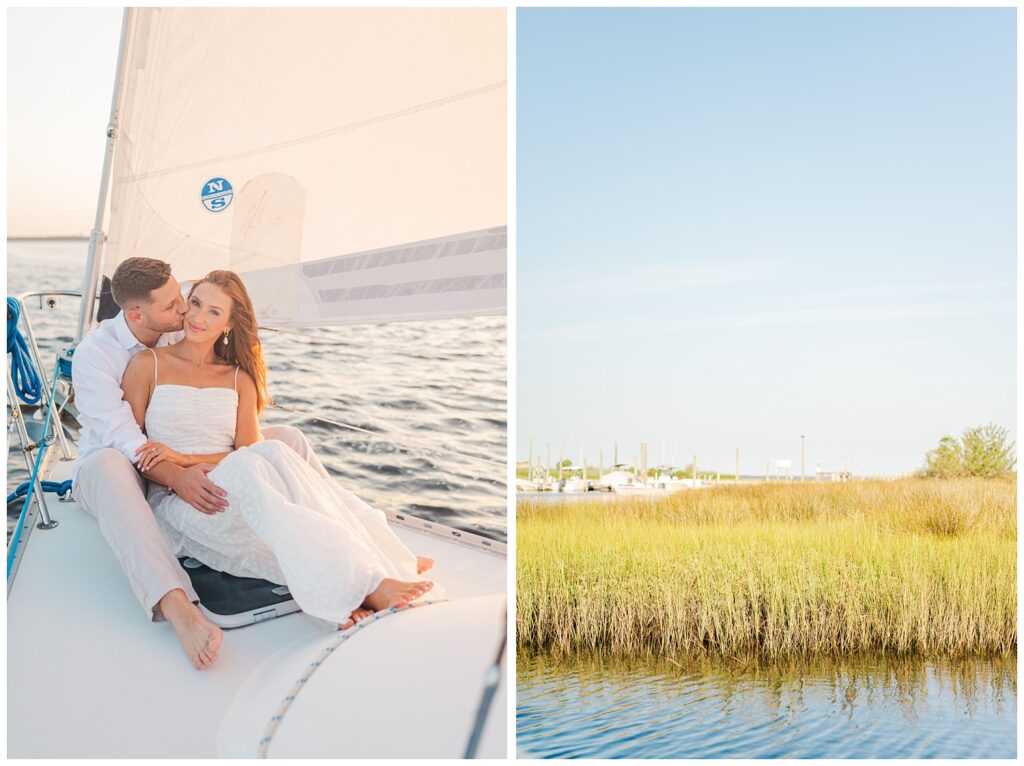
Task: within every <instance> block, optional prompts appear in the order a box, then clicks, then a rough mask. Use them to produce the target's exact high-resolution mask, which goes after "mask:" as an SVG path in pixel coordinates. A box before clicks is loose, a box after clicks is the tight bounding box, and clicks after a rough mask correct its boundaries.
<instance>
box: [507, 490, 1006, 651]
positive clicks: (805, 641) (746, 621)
mask: <svg viewBox="0 0 1024 766" xmlns="http://www.w3.org/2000/svg"><path fill="white" fill-rule="evenodd" d="M516 540H517V550H518V553H517V561H516V571H517V607H516V620H517V629H518V642H519V647H520V649H522V650H527V651H555V652H563V653H575V652H580V651H583V652H598V651H600V652H610V653H624V654H631V653H632V654H636V653H644V652H653V653H655V654H657V655H659V656H700V655H718V656H724V657H733V656H742V655H746V654H750V653H756V654H758V655H761V656H765V657H785V656H796V655H816V654H822V655H833V656H838V655H845V654H850V653H854V652H863V651H870V652H884V653H887V654H895V655H923V656H947V657H957V656H972V655H1006V654H1010V653H1014V652H1016V646H1017V631H1016V489H1015V485H1014V484H1013V482H1011V481H984V480H969V479H960V480H921V479H907V480H900V481H860V482H852V483H842V484H839V483H837V484H818V483H808V484H804V485H800V484H765V485H757V486H743V485H740V486H726V487H719V488H713V489H708V490H701V491H697V492H683V493H680V494H676V495H673V496H671V497H668V498H665V499H663V500H661V501H658V502H650V501H643V500H637V499H623V500H622V501H621V502H615V503H608V502H588V501H575V502H566V503H559V504H548V503H522V504H520V505H519V508H518V511H517V536H516Z"/></svg>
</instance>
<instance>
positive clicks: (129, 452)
mask: <svg viewBox="0 0 1024 766" xmlns="http://www.w3.org/2000/svg"><path fill="white" fill-rule="evenodd" d="M111 289H112V292H113V296H114V300H115V302H116V303H117V305H118V306H120V308H121V312H120V313H119V314H118V315H117V316H115V317H113V318H112V319H107V320H105V321H103V322H101V323H100V325H99V327H98V328H97V329H95V330H93V331H92V332H91V333H89V334H88V335H87V336H86V337H85V338H84V339H83V340H82V342H81V343H80V344H79V345H78V348H77V349H76V350H75V357H74V365H73V382H74V387H75V401H76V404H77V406H78V411H79V420H80V422H81V424H82V426H83V431H82V436H81V441H80V454H79V458H78V461H77V462H76V463H75V468H74V474H73V478H74V487H75V497H76V499H77V500H78V501H79V502H80V503H81V504H82V506H83V507H84V508H85V509H86V510H87V511H89V513H91V514H92V515H93V516H95V517H96V519H97V520H98V522H99V526H100V530H101V531H102V533H103V536H104V537H105V538H106V540H107V542H108V543H109V545H110V547H111V548H112V549H113V551H114V554H115V555H116V557H117V558H118V560H119V561H120V563H121V566H122V568H123V569H124V571H125V574H126V575H127V576H128V580H129V581H130V582H131V586H132V589H133V591H134V592H135V596H136V598H137V599H138V600H139V603H140V604H141V605H142V607H143V609H144V610H145V611H146V615H147V617H148V618H149V619H151V620H164V619H166V620H168V621H170V622H171V624H172V625H173V626H174V630H175V632H176V633H177V635H178V639H179V640H180V641H181V644H182V647H183V648H184V650H185V653H186V654H187V655H188V658H189V660H190V661H191V662H192V665H193V666H194V667H196V668H199V669H202V668H205V667H208V666H209V665H210V664H211V663H213V662H214V661H215V660H216V659H217V654H218V650H219V648H220V644H221V640H222V633H221V630H220V628H218V627H217V626H216V625H214V624H213V623H211V622H210V621H208V620H207V619H206V618H205V617H204V616H203V614H202V612H201V611H200V610H199V609H198V608H197V606H196V604H197V603H198V601H199V598H198V596H197V595H196V593H195V591H194V590H193V588H192V585H191V582H190V580H189V578H188V575H187V574H186V573H185V571H184V570H183V569H182V568H181V566H180V565H179V564H178V561H177V559H176V556H191V557H193V558H196V559H198V560H199V561H201V562H203V563H204V564H206V565H207V566H209V567H211V568H213V569H217V570H220V571H223V572H227V573H229V574H232V575H236V576H240V577H257V578H261V579H265V580H270V581H271V582H274V583H278V584H282V585H287V586H288V588H289V589H290V590H291V593H292V596H293V597H294V598H295V600H296V602H297V603H298V604H299V606H300V607H301V608H302V609H303V610H304V611H305V612H306V613H307V614H310V615H313V616H315V617H319V618H322V619H324V620H328V621H330V622H333V623H336V624H337V625H338V627H339V628H342V629H345V628H348V627H351V626H352V625H354V624H355V622H356V621H358V620H360V619H362V618H364V617H367V616H369V615H370V614H372V613H373V612H374V611H377V610H380V609H385V608H388V607H393V606H402V605H405V604H407V603H410V602H411V601H414V600H416V599H419V598H422V597H423V596H424V595H425V594H426V593H427V592H428V591H429V590H430V589H431V588H432V586H433V584H432V583H431V582H430V581H427V580H420V579H418V575H420V574H422V572H423V571H425V570H426V569H428V568H429V567H430V566H431V565H432V564H433V562H432V561H431V560H430V559H427V558H424V557H420V558H418V557H416V556H414V555H413V554H412V553H411V552H410V551H409V550H408V549H407V548H406V547H405V545H403V544H402V542H401V541H400V540H399V539H398V538H397V537H396V536H395V534H394V533H393V532H392V531H391V530H390V529H388V526H387V523H386V520H385V517H384V514H383V513H381V512H380V511H378V510H375V509H373V508H371V507H370V506H368V505H367V504H366V503H364V502H363V501H362V500H360V499H359V498H358V497H356V496H355V495H353V494H352V493H350V492H347V491H346V490H344V489H342V488H341V487H339V486H337V485H336V484H335V482H334V481H333V480H332V479H331V478H330V476H329V474H328V473H327V471H326V470H325V469H324V467H323V465H322V464H321V463H320V460H319V459H318V458H317V456H316V455H315V454H314V453H313V450H312V449H311V448H310V446H309V444H308V442H307V441H306V439H305V437H304V436H303V435H302V433H301V432H299V431H298V430H297V429H295V428H292V427H290V426H268V427H265V428H263V429H262V431H261V429H260V425H259V422H258V416H259V414H260V412H262V410H263V409H264V407H265V406H266V405H267V403H268V402H269V393H268V390H267V371H266V365H265V363H264V361H263V353H262V349H261V346H260V341H259V338H258V335H257V329H256V318H255V313H254V311H253V307H252V302H251V300H250V299H249V295H248V293H247V292H246V289H245V286H244V285H243V283H242V281H241V279H240V278H239V277H238V275H237V274H235V273H233V272H230V271H213V272H210V273H209V274H208V275H206V276H205V277H204V278H203V279H201V280H199V281H198V282H196V283H195V284H193V285H192V288H191V290H190V291H189V293H188V297H187V298H184V297H183V296H182V293H181V287H180V285H179V284H178V282H177V280H176V279H175V278H174V277H173V276H172V274H171V268H170V266H169V265H168V264H166V263H164V262H163V261H159V260H155V259H152V258H129V259H128V260H126V261H124V262H123V263H121V264H120V265H119V266H118V268H117V270H116V271H115V273H114V276H113V278H112V280H111ZM147 480H148V481H147Z"/></svg>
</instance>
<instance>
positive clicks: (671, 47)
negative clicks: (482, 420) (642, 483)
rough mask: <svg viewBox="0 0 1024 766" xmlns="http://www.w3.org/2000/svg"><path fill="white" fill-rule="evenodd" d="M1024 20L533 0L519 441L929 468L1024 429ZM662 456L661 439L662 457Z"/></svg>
mask: <svg viewBox="0 0 1024 766" xmlns="http://www.w3.org/2000/svg"><path fill="white" fill-rule="evenodd" d="M1014 34H1015V16H1014V10H1013V9H982V10H964V9H565V10H560V9H524V10H520V11H519V12H518V20H517V38H518V43H517V61H518V73H517V92H518V96H517V99H518V101H517V110H518V118H517V161H518V168H517V174H518V175H517V224H518V251H517V261H518V305H517V309H518V313H517V328H518V329H517V332H518V348H517V355H518V358H517V365H518V380H517V385H518V404H517V406H518V417H517V420H518V431H517V433H518V437H517V444H516V445H515V446H516V455H517V456H518V458H520V459H523V458H525V457H526V454H527V440H528V439H530V438H531V437H532V439H533V442H534V454H535V455H538V454H540V455H543V453H544V449H545V444H547V443H550V444H551V445H552V450H553V452H554V453H557V451H558V449H559V447H560V445H562V444H564V447H565V451H566V454H567V456H568V457H571V458H572V459H573V460H574V461H575V460H578V459H579V457H580V451H581V446H582V447H583V449H584V454H585V455H586V457H587V460H588V462H589V463H591V464H595V463H596V462H597V460H598V450H599V449H604V452H605V462H606V464H607V463H609V462H610V460H611V450H612V443H613V442H614V441H618V442H619V455H620V458H623V457H624V458H625V459H627V460H628V459H630V458H631V457H632V456H633V455H636V454H638V444H639V442H640V441H646V442H648V443H649V445H650V447H649V462H651V463H655V462H659V461H660V460H661V457H662V454H663V452H662V450H663V448H664V454H665V458H666V459H670V458H671V457H672V456H673V454H675V455H676V461H675V462H676V463H680V464H681V463H686V462H688V461H689V460H690V457H691V456H692V455H694V454H696V455H697V458H698V465H700V466H702V467H709V468H713V467H714V466H715V465H716V463H717V461H719V460H720V461H721V464H722V470H723V471H724V470H731V469H732V466H733V463H734V451H735V449H736V448H737V447H738V448H739V449H740V453H741V470H742V471H743V472H744V473H759V472H760V473H763V472H764V470H765V463H766V461H767V460H769V459H775V458H790V459H793V460H794V465H795V466H796V470H797V471H799V451H800V436H801V435H805V436H806V439H807V441H806V444H807V453H806V454H807V468H808V471H812V470H813V469H814V467H815V465H816V464H818V463H820V464H821V467H822V469H823V470H836V469H842V468H846V467H850V468H852V469H853V470H855V471H856V472H859V473H872V474H888V473H901V472H907V471H912V470H914V469H915V468H917V467H918V466H920V465H921V464H922V463H923V457H924V453H925V451H926V450H927V449H929V448H931V447H932V446H934V444H935V443H936V442H937V441H938V439H939V437H940V436H942V435H943V434H945V433H953V434H959V433H960V432H961V431H962V430H963V429H964V428H966V427H969V426H973V425H980V424H984V423H987V422H995V423H998V424H1000V425H1003V426H1006V427H1008V428H1010V429H1011V432H1012V436H1013V438H1014V439H1016V434H1015V429H1014V426H1015V423H1016V404H1015V402H1016V393H1015V365H1016V336H1015V284H1016V265H1015V257H1016V252H1015V247H1016V245H1015V237H1016V233H1015V216H1016V212H1015V190H1016V155H1015V113H1016V104H1015V97H1016V82H1015V76H1014V73H1015V55H1016V54H1015V48H1014ZM663 445H664V447H663Z"/></svg>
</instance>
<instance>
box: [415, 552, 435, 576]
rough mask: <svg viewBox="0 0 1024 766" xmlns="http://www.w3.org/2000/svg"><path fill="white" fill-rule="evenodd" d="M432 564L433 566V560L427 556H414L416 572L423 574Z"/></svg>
mask: <svg viewBox="0 0 1024 766" xmlns="http://www.w3.org/2000/svg"><path fill="white" fill-rule="evenodd" d="M432 566H434V560H433V559H432V558H430V557H429V556H417V557H416V574H423V573H424V572H426V571H427V570H428V569H430V567H432Z"/></svg>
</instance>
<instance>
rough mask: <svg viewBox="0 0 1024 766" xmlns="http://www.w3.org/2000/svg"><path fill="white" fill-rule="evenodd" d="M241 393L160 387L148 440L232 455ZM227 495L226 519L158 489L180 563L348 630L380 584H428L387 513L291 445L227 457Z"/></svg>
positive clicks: (264, 445)
mask: <svg viewBox="0 0 1024 766" xmlns="http://www.w3.org/2000/svg"><path fill="white" fill-rule="evenodd" d="M237 409H238V394H237V392H236V391H235V390H234V389H233V388H194V387H192V386H182V385H173V384H167V383H161V384H158V385H157V386H156V388H155V389H154V391H153V395H152V398H151V399H150V402H149V409H147V410H146V434H147V435H148V436H149V438H150V439H152V440H155V441H159V442H163V443H164V444H166V445H167V446H168V447H171V448H172V449H175V450H177V451H178V452H181V453H183V454H188V455H197V454H211V453H217V452H228V451H230V450H232V449H233V445H234V439H235V418H236V412H237ZM209 477H210V480H211V481H212V482H213V483H214V484H216V485H217V486H219V487H220V488H221V489H223V490H224V491H225V492H227V500H228V507H227V509H226V510H225V511H223V512H221V513H217V514H212V515H209V514H205V513H201V512H199V511H197V510H196V509H195V508H193V507H192V506H191V505H189V504H188V503H186V502H185V501H184V500H182V499H181V498H180V497H178V496H177V495H175V494H174V493H172V492H170V491H169V490H167V489H166V488H164V487H161V486H159V485H156V484H152V485H151V489H150V496H149V500H150V504H151V505H152V507H153V510H154V512H155V513H156V517H157V519H158V521H159V523H160V526H161V528H162V530H163V532H164V534H165V536H166V537H167V539H168V542H169V543H170V545H171V548H172V549H174V550H175V551H176V555H178V556H191V557H193V558H196V559H198V560H200V561H202V562H203V563H204V564H206V565H207V566H209V567H212V568H213V569H217V570H219V571H222V572H228V573H229V574H233V575H236V576H239V577H259V578H262V579H265V580H270V581H271V582H275V583H279V584H285V585H287V586H288V588H289V589H290V590H291V592H292V595H293V596H294V598H295V601H296V602H297V603H298V604H299V606H300V607H302V609H303V611H305V612H306V613H307V614H311V615H314V616H316V617H321V618H323V619H325V620H330V621H332V622H338V623H341V622H344V621H345V620H347V619H348V617H349V615H350V614H351V612H352V610H353V609H356V608H357V607H359V606H360V605H361V604H362V602H363V600H364V599H365V598H366V596H367V595H368V594H370V593H372V592H373V591H374V590H375V589H376V588H377V586H378V585H379V584H380V582H381V580H382V579H384V578H385V577H391V578H395V579H399V580H417V579H420V578H419V577H418V576H417V574H416V557H415V556H414V555H413V553H412V552H411V551H409V549H408V548H406V547H405V545H404V544H403V543H402V542H401V541H400V540H399V539H398V538H397V537H396V536H395V534H394V532H392V531H391V530H390V529H389V528H388V526H387V521H386V518H385V516H384V514H383V513H381V512H380V511H378V510H375V509H373V508H371V507H370V506H368V505H366V503H363V502H362V501H360V500H358V498H356V497H355V496H354V495H352V494H351V493H348V492H345V491H344V490H341V489H340V488H339V487H336V486H335V485H334V483H333V482H331V481H329V480H327V479H325V478H324V477H323V476H321V475H320V474H319V473H317V472H316V471H315V470H314V469H313V468H312V467H311V466H309V465H308V464H307V463H306V462H305V460H303V459H302V458H301V457H299V455H298V454H296V453H295V452H294V451H293V450H292V449H291V448H290V447H288V446H286V445H285V444H283V443H281V442H278V441H274V440H265V441H260V442H257V443H255V444H252V445H250V446H248V447H243V448H241V449H239V450H237V451H235V452H232V454H230V455H228V456H227V457H225V458H224V459H223V460H221V462H220V463H219V464H218V465H217V467H216V468H214V469H213V470H212V471H211V472H210V474H209Z"/></svg>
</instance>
